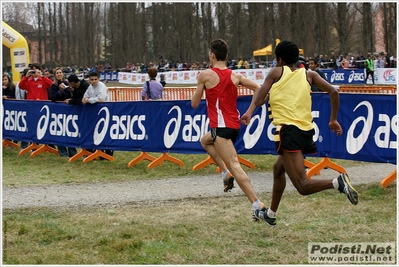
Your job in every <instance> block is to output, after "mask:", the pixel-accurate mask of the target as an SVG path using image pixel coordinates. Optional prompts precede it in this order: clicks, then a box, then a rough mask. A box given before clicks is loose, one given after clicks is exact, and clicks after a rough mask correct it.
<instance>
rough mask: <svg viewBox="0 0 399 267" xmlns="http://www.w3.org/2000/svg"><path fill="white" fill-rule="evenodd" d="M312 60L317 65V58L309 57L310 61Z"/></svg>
mask: <svg viewBox="0 0 399 267" xmlns="http://www.w3.org/2000/svg"><path fill="white" fill-rule="evenodd" d="M310 61H313V63H314V64H315V65H317V60H316V59H314V58H309V60H308V62H309V63H310Z"/></svg>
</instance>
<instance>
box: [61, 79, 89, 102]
mask: <svg viewBox="0 0 399 267" xmlns="http://www.w3.org/2000/svg"><path fill="white" fill-rule="evenodd" d="M68 82H69V85H70V87H71V98H68V99H65V103H66V104H68V105H79V104H81V103H82V99H83V96H84V94H85V92H86V90H87V88H89V86H90V84H89V83H88V82H87V81H86V80H85V79H82V80H79V78H78V76H76V75H75V74H72V75H69V76H68Z"/></svg>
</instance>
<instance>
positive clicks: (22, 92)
mask: <svg viewBox="0 0 399 267" xmlns="http://www.w3.org/2000/svg"><path fill="white" fill-rule="evenodd" d="M28 71H29V69H28V68H26V69H24V70H23V71H21V72H20V73H19V75H20V80H21V79H22V78H23V77H25V76H26V74H27V73H28ZM19 83H20V82H18V83H17V84H16V85H15V98H16V99H26V91H25V90H22V89H21V88H19ZM28 145H29V142H25V141H21V145H20V147H21V149H25V148H27V147H28Z"/></svg>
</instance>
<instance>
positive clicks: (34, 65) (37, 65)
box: [30, 63, 42, 70]
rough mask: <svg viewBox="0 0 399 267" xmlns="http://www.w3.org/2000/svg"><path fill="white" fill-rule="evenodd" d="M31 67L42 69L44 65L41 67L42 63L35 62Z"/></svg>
mask: <svg viewBox="0 0 399 267" xmlns="http://www.w3.org/2000/svg"><path fill="white" fill-rule="evenodd" d="M30 68H31V69H33V68H36V69H38V70H42V67H40V64H39V63H33V64H32V65H31V66H30Z"/></svg>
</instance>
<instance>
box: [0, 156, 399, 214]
mask: <svg viewBox="0 0 399 267" xmlns="http://www.w3.org/2000/svg"><path fill="white" fill-rule="evenodd" d="M346 170H347V172H348V174H349V176H350V178H351V181H352V184H353V185H357V184H365V183H380V182H381V181H382V180H383V179H384V178H385V177H386V176H387V175H389V174H390V173H391V172H393V171H394V170H396V166H395V165H393V164H381V163H370V164H365V165H362V166H356V167H348V168H346ZM249 176H250V178H251V182H252V185H253V186H254V188H255V191H256V192H257V194H261V193H263V192H270V191H271V188H272V173H262V172H256V173H250V174H249ZM336 176H338V173H337V172H336V171H333V170H330V169H327V170H322V171H321V175H317V176H314V177H313V178H312V179H323V178H325V179H330V178H335V177H336ZM236 186H237V185H236ZM391 186H396V182H395V183H393V184H391ZM293 189H294V188H293V186H292V184H291V182H290V181H288V182H287V190H293ZM359 193H360V195H361V192H359ZM226 194H230V195H244V194H243V192H242V191H241V189H240V188H239V187H238V186H237V187H236V188H234V189H233V190H232V192H229V193H224V192H223V185H222V179H221V176H220V174H218V173H215V175H210V176H195V177H187V178H169V179H159V180H146V181H132V182H123V183H121V182H115V183H93V184H67V185H46V186H19V187H8V186H7V187H3V209H17V208H29V207H64V208H69V207H76V206H87V205H88V206H91V205H94V206H97V205H98V206H101V205H126V204H132V203H136V204H146V203H148V202H149V201H151V202H153V201H175V200H179V199H184V198H200V197H201V198H202V197H216V196H225V195H226ZM360 201H361V200H360Z"/></svg>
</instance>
